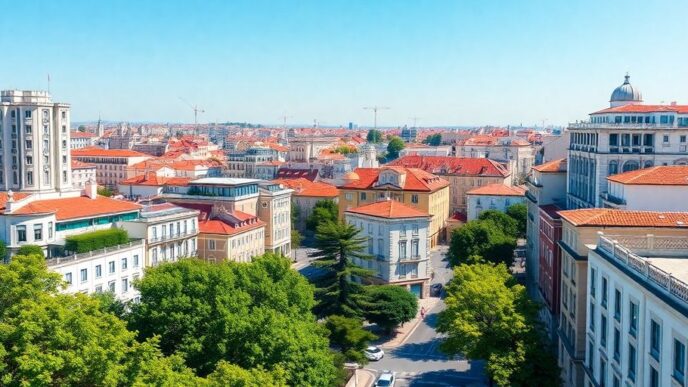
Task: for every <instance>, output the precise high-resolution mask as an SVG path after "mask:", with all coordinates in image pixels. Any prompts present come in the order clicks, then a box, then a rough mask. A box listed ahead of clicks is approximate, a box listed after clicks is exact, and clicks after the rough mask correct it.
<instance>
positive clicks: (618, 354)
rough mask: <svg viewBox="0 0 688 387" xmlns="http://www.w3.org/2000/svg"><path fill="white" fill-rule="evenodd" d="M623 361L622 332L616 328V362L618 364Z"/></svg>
mask: <svg viewBox="0 0 688 387" xmlns="http://www.w3.org/2000/svg"><path fill="white" fill-rule="evenodd" d="M620 359H621V332H620V331H619V330H618V329H617V328H614V360H616V361H617V362H618V361H619V360H620Z"/></svg>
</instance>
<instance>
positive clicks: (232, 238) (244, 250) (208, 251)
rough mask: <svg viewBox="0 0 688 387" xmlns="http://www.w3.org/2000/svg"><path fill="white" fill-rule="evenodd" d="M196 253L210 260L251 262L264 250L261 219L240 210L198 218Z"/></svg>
mask: <svg viewBox="0 0 688 387" xmlns="http://www.w3.org/2000/svg"><path fill="white" fill-rule="evenodd" d="M198 228H199V234H198V256H199V257H200V258H203V259H205V260H207V261H210V262H222V261H234V262H251V258H252V257H257V256H260V255H263V253H264V252H265V245H264V243H263V241H264V240H265V222H263V221H261V220H260V219H258V217H256V216H254V215H249V214H246V213H243V212H241V211H235V212H232V213H226V214H222V215H218V216H216V217H215V218H213V219H207V220H202V221H199V222H198Z"/></svg>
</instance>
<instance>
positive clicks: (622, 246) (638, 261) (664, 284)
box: [597, 233, 688, 303]
mask: <svg viewBox="0 0 688 387" xmlns="http://www.w3.org/2000/svg"><path fill="white" fill-rule="evenodd" d="M613 238H614V239H612V238H611V237H608V236H604V235H603V234H602V233H600V234H599V238H598V244H597V247H598V248H599V249H601V250H603V251H605V252H606V253H608V254H609V255H610V256H612V257H614V259H616V260H617V261H618V262H619V263H621V264H623V265H626V266H628V267H629V268H630V269H632V270H633V271H635V272H636V273H638V274H639V275H640V276H641V277H644V278H645V279H646V280H647V281H648V282H650V283H653V284H654V285H656V286H658V287H660V288H662V289H664V290H665V291H666V292H667V293H669V294H670V295H672V296H674V297H676V298H678V299H679V300H680V301H682V302H684V303H688V283H685V282H683V281H681V280H680V279H677V278H674V277H673V276H672V275H671V274H670V273H667V272H666V271H664V270H662V269H661V268H659V267H657V266H655V265H653V264H652V263H651V262H650V261H649V260H647V259H646V258H643V257H641V256H639V255H638V254H636V253H634V252H633V251H631V249H634V250H635V249H637V250H648V251H650V250H654V251H657V250H680V251H687V250H688V238H680V237H673V238H672V237H657V238H655V237H652V236H648V237H640V238H639V237H637V236H635V237H632V236H627V237H620V236H619V237H617V236H615V237H613Z"/></svg>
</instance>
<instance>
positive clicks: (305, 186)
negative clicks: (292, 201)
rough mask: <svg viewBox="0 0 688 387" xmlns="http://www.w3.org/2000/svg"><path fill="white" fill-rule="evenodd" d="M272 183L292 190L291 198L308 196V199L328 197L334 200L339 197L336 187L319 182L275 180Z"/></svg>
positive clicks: (299, 179)
mask: <svg viewBox="0 0 688 387" xmlns="http://www.w3.org/2000/svg"><path fill="white" fill-rule="evenodd" d="M273 182H275V183H278V184H282V185H284V186H286V187H288V188H291V189H293V190H294V193H293V196H309V197H328V198H335V197H337V196H339V190H338V189H337V187H335V186H333V185H331V184H327V183H321V182H313V181H310V180H308V179H304V178H298V179H275V180H273Z"/></svg>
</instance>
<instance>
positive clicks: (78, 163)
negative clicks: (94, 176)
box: [72, 159, 96, 169]
mask: <svg viewBox="0 0 688 387" xmlns="http://www.w3.org/2000/svg"><path fill="white" fill-rule="evenodd" d="M87 168H96V165H95V164H93V163H84V162H83V161H79V160H74V159H72V169H87Z"/></svg>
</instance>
